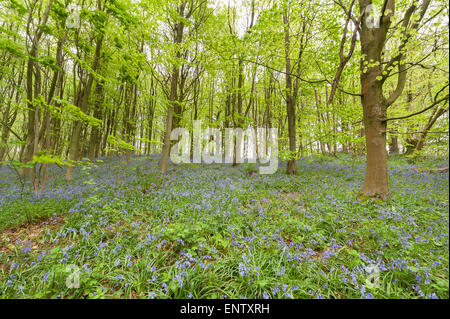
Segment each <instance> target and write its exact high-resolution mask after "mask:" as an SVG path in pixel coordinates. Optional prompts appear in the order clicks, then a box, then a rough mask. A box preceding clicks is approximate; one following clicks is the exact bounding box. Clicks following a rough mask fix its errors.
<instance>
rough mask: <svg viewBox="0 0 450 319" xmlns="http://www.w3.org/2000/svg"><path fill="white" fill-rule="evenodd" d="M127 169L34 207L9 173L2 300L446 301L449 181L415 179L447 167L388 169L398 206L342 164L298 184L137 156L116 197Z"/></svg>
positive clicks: (0, 227)
mask: <svg viewBox="0 0 450 319" xmlns="http://www.w3.org/2000/svg"><path fill="white" fill-rule="evenodd" d="M117 164H118V162H117V161H116V160H112V161H110V160H108V159H103V161H102V162H96V163H95V164H91V165H86V166H84V167H78V168H77V169H76V178H75V180H74V181H73V182H72V183H70V184H66V183H65V182H64V174H63V170H62V169H61V168H59V167H52V168H51V177H50V179H49V181H48V185H47V188H46V191H45V192H44V193H43V194H41V195H39V196H37V197H36V196H34V195H32V194H31V192H30V187H29V185H27V186H26V187H25V189H24V191H21V187H20V184H18V182H17V178H16V176H15V174H14V173H13V172H10V171H8V169H7V168H6V167H3V168H0V298H31V297H33V298H83V297H87V298H448V297H449V247H448V245H449V195H448V190H449V173H448V172H428V171H420V170H414V169H413V168H414V167H436V168H438V167H444V166H445V167H448V159H436V160H433V161H427V162H423V161H422V162H420V163H412V162H408V160H407V159H405V158H402V157H400V156H396V157H393V158H391V159H390V163H389V167H390V170H389V176H390V177H389V178H390V187H391V194H392V200H391V201H389V202H371V201H368V202H361V201H360V200H359V199H358V198H357V196H356V194H357V193H358V190H359V189H360V188H361V186H362V183H363V179H364V161H363V159H358V160H356V161H352V159H351V158H350V157H348V156H345V155H343V154H342V155H340V156H339V157H338V158H319V157H315V158H302V159H300V160H299V161H298V174H297V176H287V175H285V174H284V169H280V170H279V171H278V172H277V173H276V174H274V175H259V174H257V173H256V174H248V172H247V170H246V169H248V166H247V165H241V167H239V168H232V167H230V166H225V165H191V164H183V165H179V166H170V168H169V172H168V174H167V175H166V176H161V175H160V174H159V173H158V160H157V157H155V156H151V157H133V158H132V159H131V161H130V163H129V164H128V165H127V164H126V163H124V162H123V163H122V165H123V167H122V168H121V171H120V175H119V176H120V179H119V180H120V185H119V187H117V188H116V187H115V179H116V171H117ZM68 265H74V266H72V268H71V267H68ZM76 267H78V269H79V278H80V281H79V288H73V287H72V288H69V287H70V286H69V287H68V286H67V282H69V283H71V282H75V279H76V275H77V273H76V269H77V268H76ZM74 269H75V270H74Z"/></svg>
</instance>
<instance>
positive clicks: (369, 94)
mask: <svg viewBox="0 0 450 319" xmlns="http://www.w3.org/2000/svg"><path fill="white" fill-rule="evenodd" d="M361 87H362V92H363V97H362V105H363V115H364V128H365V138H366V150H367V157H366V179H365V181H364V186H363V189H362V195H363V196H367V197H377V198H380V199H382V200H386V199H389V196H390V195H389V186H388V162H387V159H388V156H387V155H388V154H387V150H386V121H385V119H386V110H387V108H386V107H385V105H383V102H382V101H383V95H382V86H381V84H380V83H379V81H377V80H376V73H374V72H368V74H362V75H361Z"/></svg>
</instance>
